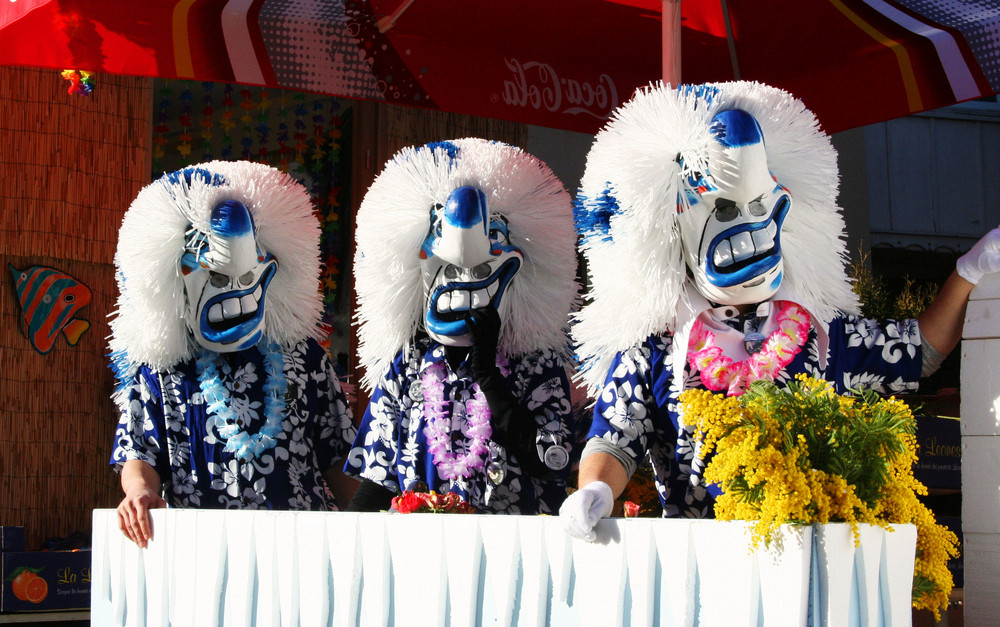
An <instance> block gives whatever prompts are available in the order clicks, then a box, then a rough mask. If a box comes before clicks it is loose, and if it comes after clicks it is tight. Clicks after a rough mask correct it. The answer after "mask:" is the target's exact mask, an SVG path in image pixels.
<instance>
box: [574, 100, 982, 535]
mask: <svg viewBox="0 0 1000 627" xmlns="http://www.w3.org/2000/svg"><path fill="white" fill-rule="evenodd" d="M838 182H839V181H838V171H837V156H836V152H835V150H834V148H833V146H832V144H831V142H830V139H829V137H828V136H827V135H826V134H825V133H823V132H822V131H821V130H820V128H819V125H818V122H817V120H816V118H815V116H814V115H813V114H812V113H811V112H810V111H809V110H807V109H806V108H805V106H804V105H803V103H802V102H801V101H799V100H797V99H795V98H793V97H792V96H791V95H789V94H788V93H786V92H784V91H782V90H779V89H776V88H773V87H768V86H766V85H762V84H759V83H753V82H733V83H719V84H706V85H699V86H681V87H679V88H677V89H671V88H669V87H665V86H663V85H654V86H650V87H648V88H646V89H644V90H640V92H638V93H637V94H636V95H635V96H634V98H633V99H632V100H631V101H629V102H627V103H625V104H624V105H622V106H621V107H620V108H619V109H618V110H617V111H616V112H615V114H614V115H613V117H612V119H611V121H610V122H609V123H608V124H607V125H606V127H605V128H604V129H603V130H602V131H601V132H600V133H598V135H597V136H596V137H595V141H594V144H593V146H592V148H591V151H590V153H589V155H588V158H587V165H586V169H585V173H584V177H583V180H582V183H581V190H580V192H579V196H578V198H577V203H578V206H577V211H578V216H577V225H578V228H579V230H580V235H581V247H582V250H583V253H584V254H585V256H586V260H587V267H588V269H589V271H590V278H591V286H592V287H591V291H590V293H589V296H588V297H589V302H588V303H587V304H586V305H585V306H584V307H583V308H582V310H581V311H580V312H579V314H578V316H577V317H576V320H575V324H574V325H573V331H572V333H573V337H574V340H575V341H576V342H577V343H578V345H579V349H578V355H579V357H580V360H581V378H582V380H583V381H584V382H585V383H586V386H587V389H588V393H589V395H590V396H591V397H592V398H594V399H595V404H594V412H593V422H592V428H591V431H590V433H589V436H588V441H587V444H586V447H585V449H584V452H583V454H582V460H581V462H580V472H579V485H580V489H579V490H578V491H576V492H574V493H573V494H572V495H571V496H570V498H569V499H567V501H566V502H565V504H564V505H563V507H562V509H561V512H560V515H561V517H562V519H563V523H564V525H565V527H566V529H567V531H568V532H569V533H570V534H571V535H573V536H575V537H578V538H584V539H587V540H594V538H595V532H594V526H595V525H596V524H597V522H598V520H599V519H600V518H602V517H604V516H608V515H609V514H610V512H611V510H612V505H613V499H614V498H615V497H616V496H617V495H619V494H621V492H622V490H623V489H624V488H625V486H626V484H627V482H628V480H629V478H630V476H631V475H632V473H633V472H634V471H635V469H636V467H637V465H638V464H639V463H640V462H641V461H642V460H643V458H644V457H645V456H647V455H648V457H649V460H650V462H651V464H652V467H653V471H654V476H655V482H656V486H657V490H658V492H659V497H660V501H661V504H662V506H663V513H664V516H676V517H711V516H712V515H713V502H714V498H715V496H717V495H718V493H719V492H718V488H717V486H714V485H713V486H706V485H705V484H704V482H703V480H702V474H703V470H704V466H705V464H706V463H707V460H705V459H700V458H699V448H700V444H699V443H698V442H697V441H696V439H695V437H694V432H693V427H692V426H691V423H693V422H694V421H693V420H692V421H689V420H685V417H684V416H682V415H679V414H678V408H677V403H678V400H677V399H678V396H679V394H680V393H681V391H682V390H684V389H686V388H691V387H702V388H707V389H709V390H713V391H717V392H724V393H726V394H728V395H738V394H741V393H743V392H744V391H745V390H746V388H747V386H748V385H749V384H750V383H751V382H752V381H754V380H756V379H767V380H773V381H776V382H778V383H779V384H781V383H782V382H787V381H789V380H791V379H793V378H794V376H795V375H796V374H799V373H805V374H807V375H809V376H812V377H815V378H819V379H825V380H828V381H830V382H831V383H832V384H833V386H834V388H835V389H836V391H837V392H838V393H840V394H843V393H846V392H847V391H851V390H857V389H859V388H871V389H874V390H876V391H878V392H882V393H891V394H895V393H901V392H908V391H913V390H915V389H916V388H917V385H918V382H919V380H920V378H921V376H927V375H929V374H930V373H932V372H933V371H934V370H936V369H937V367H938V366H939V365H940V363H941V361H942V360H943V359H944V356H946V355H947V354H948V353H949V352H950V351H951V350H952V349H953V348H954V347H955V345H956V344H957V342H958V340H959V339H960V337H961V330H962V325H963V322H964V315H965V306H966V303H967V301H968V296H969V293H970V292H971V290H972V287H973V284H974V283H975V282H976V281H977V280H978V277H979V276H980V275H981V274H982V272H991V271H994V270H996V269H997V268H998V267H1000V254H998V241H1000V234H998V232H996V231H994V232H991V233H990V234H989V235H988V236H987V237H986V238H984V240H983V241H982V242H980V243H979V244H977V245H976V247H975V248H974V249H973V250H972V251H970V253H968V254H967V255H966V256H965V257H963V258H962V260H961V261H960V262H959V271H958V273H953V274H952V275H951V277H950V278H949V279H948V280H947V281H946V282H945V284H944V285H943V286H942V289H941V291H940V293H939V295H938V296H937V298H936V300H935V301H934V303H933V304H932V305H931V307H930V308H929V309H928V310H927V311H926V312H925V313H924V314H923V315H922V316H920V318H919V320H899V321H896V320H887V321H882V322H879V321H875V320H870V319H862V318H860V317H859V316H858V315H857V314H858V311H859V306H858V300H857V297H856V295H855V294H854V292H853V291H852V289H851V284H850V280H849V278H848V276H847V272H846V264H847V254H846V246H845V241H844V222H843V218H842V216H841V214H840V209H839V207H838V206H837V205H836V201H837V187H838ZM974 268H978V269H976V270H973V269H974Z"/></svg>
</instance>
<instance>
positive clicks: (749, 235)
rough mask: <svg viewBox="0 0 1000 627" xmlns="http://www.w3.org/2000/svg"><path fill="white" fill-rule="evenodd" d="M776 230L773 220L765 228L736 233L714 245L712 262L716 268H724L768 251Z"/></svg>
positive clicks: (771, 246) (770, 248)
mask: <svg viewBox="0 0 1000 627" xmlns="http://www.w3.org/2000/svg"><path fill="white" fill-rule="evenodd" d="M777 230H778V229H777V227H776V226H775V225H774V222H770V223H768V225H767V227H766V228H763V229H759V230H757V231H753V232H747V231H743V232H742V233H737V234H736V235H733V236H732V237H730V238H729V239H727V240H723V241H722V242H720V243H719V245H718V246H716V247H715V254H714V255H713V257H712V262H713V263H715V267H717V268H725V267H726V266H730V265H732V264H734V263H737V262H740V261H743V260H745V259H749V258H751V257H753V256H754V255H762V254H764V253H766V252H769V251H770V250H772V249H773V248H774V235H775V233H777Z"/></svg>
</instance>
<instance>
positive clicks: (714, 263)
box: [678, 109, 792, 305]
mask: <svg viewBox="0 0 1000 627" xmlns="http://www.w3.org/2000/svg"><path fill="white" fill-rule="evenodd" d="M710 128H711V135H712V138H713V139H714V142H712V143H711V145H710V147H709V151H708V161H707V163H708V171H707V172H702V173H700V174H695V175H693V177H692V180H690V181H689V184H690V185H689V195H688V200H689V203H690V207H689V208H688V209H687V210H685V211H683V212H682V213H681V214H680V215H679V216H678V224H679V226H680V232H681V241H682V245H683V251H684V260H685V262H686V264H687V266H688V268H689V269H690V270H691V273H692V275H693V279H694V283H695V287H696V288H697V290H698V291H699V292H700V293H701V294H702V295H703V296H705V298H707V299H708V300H710V301H712V302H714V303H717V304H720V305H746V304H751V303H758V302H762V301H765V300H767V299H769V298H771V296H773V295H774V293H775V292H776V291H777V290H778V288H779V287H780V285H781V282H782V278H783V273H784V261H783V258H782V254H781V228H782V224H783V222H784V220H785V217H786V216H787V215H788V211H789V209H790V208H791V204H792V199H791V195H790V194H789V192H788V190H786V189H785V188H784V187H782V186H781V185H780V184H779V183H777V182H776V181H775V179H774V177H773V176H772V174H771V172H770V171H769V170H768V166H767V153H766V151H765V146H764V136H763V133H762V131H761V127H760V124H758V122H757V120H756V119H754V117H753V116H752V115H750V114H749V113H747V112H746V111H743V110H740V109H730V110H726V111H720V112H719V113H717V114H716V115H715V116H714V117H713V118H712V123H711V127H710Z"/></svg>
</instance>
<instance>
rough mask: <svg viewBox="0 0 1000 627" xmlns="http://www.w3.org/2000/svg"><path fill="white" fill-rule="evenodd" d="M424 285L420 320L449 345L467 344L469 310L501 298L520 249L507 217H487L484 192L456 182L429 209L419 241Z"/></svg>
mask: <svg viewBox="0 0 1000 627" xmlns="http://www.w3.org/2000/svg"><path fill="white" fill-rule="evenodd" d="M420 257H421V259H425V260H426V262H425V264H424V282H425V284H427V286H428V291H427V307H426V313H425V316H424V326H425V328H426V330H427V333H428V335H430V337H431V338H433V339H434V340H436V341H438V342H440V343H441V344H445V345H448V346H471V345H472V335H471V332H470V329H469V326H468V317H469V315H470V313H471V312H472V311H474V310H477V309H484V308H486V307H492V308H493V309H496V310H497V311H501V310H500V308H499V303H500V301H501V300H502V299H503V296H504V294H505V292H506V290H507V287H508V286H509V285H510V282H511V280H512V279H513V278H514V275H515V274H516V273H517V271H518V270H519V269H520V268H521V264H522V262H523V261H524V253H522V252H521V250H520V249H519V248H517V247H516V246H514V245H512V244H511V242H510V232H509V230H508V224H507V220H506V219H504V218H503V217H501V216H493V217H492V218H491V217H490V212H489V207H487V202H486V194H484V193H483V191H482V190H481V189H479V188H477V187H474V186H470V185H465V186H461V187H457V188H456V189H454V190H453V191H452V192H451V194H449V196H448V198H447V200H446V201H445V203H444V205H440V204H436V205H434V206H433V207H432V208H431V211H430V231H429V233H428V234H427V238H426V239H425V240H424V242H423V245H422V246H421V247H420Z"/></svg>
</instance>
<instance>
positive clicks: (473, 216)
mask: <svg viewBox="0 0 1000 627" xmlns="http://www.w3.org/2000/svg"><path fill="white" fill-rule="evenodd" d="M488 227H489V212H488V209H487V207H486V194H484V193H483V192H482V190H480V189H479V188H477V187H472V186H469V185H465V186H462V187H458V188H456V189H455V190H453V191H452V192H451V194H449V195H448V200H447V202H445V205H444V212H443V215H442V218H441V235H440V236H439V237H438V239H437V241H435V242H434V245H433V252H434V255H435V256H437V257H439V258H440V259H441V260H442V261H444V262H447V263H450V264H453V265H456V266H459V267H462V268H472V267H474V266H477V265H479V264H480V263H483V262H484V261H486V260H487V259H489V258H490V248H491V247H490V237H489V228H488Z"/></svg>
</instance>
